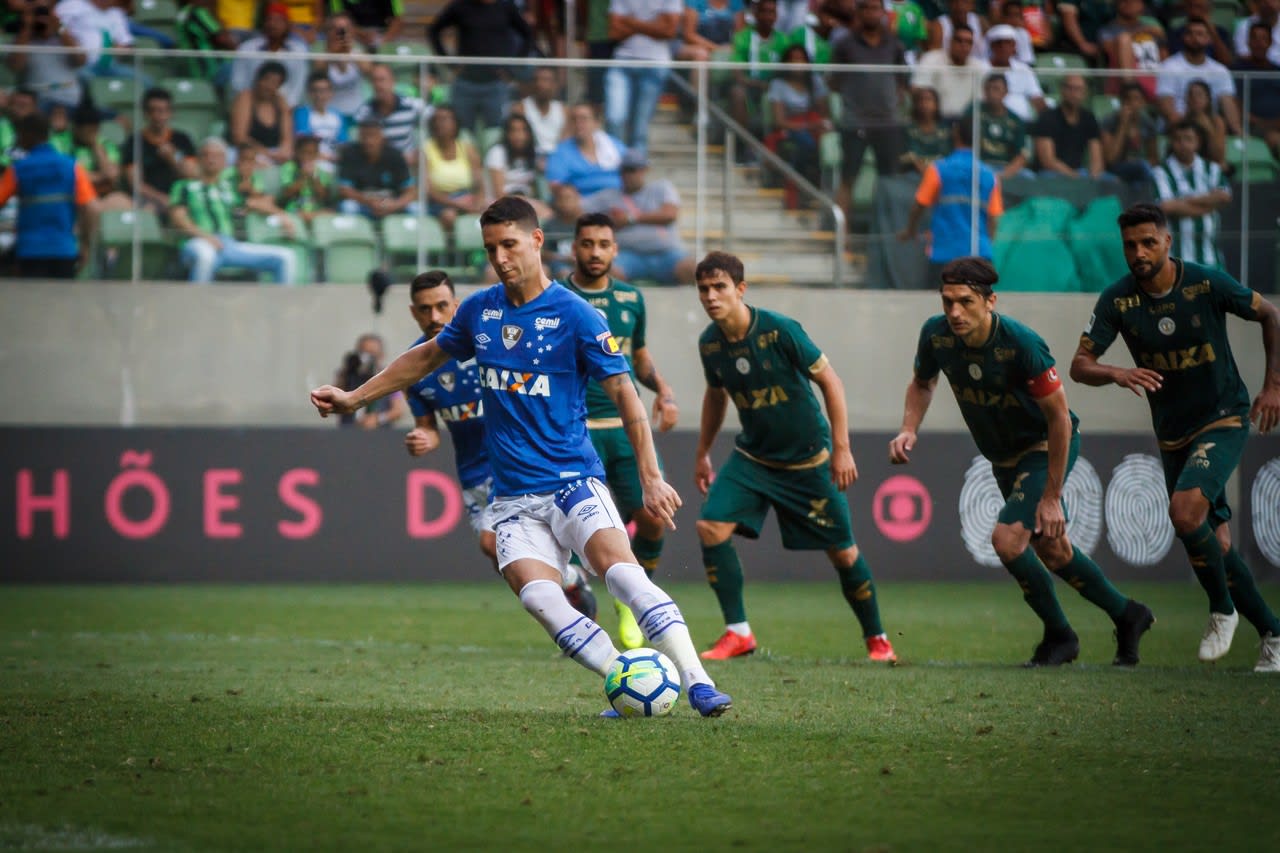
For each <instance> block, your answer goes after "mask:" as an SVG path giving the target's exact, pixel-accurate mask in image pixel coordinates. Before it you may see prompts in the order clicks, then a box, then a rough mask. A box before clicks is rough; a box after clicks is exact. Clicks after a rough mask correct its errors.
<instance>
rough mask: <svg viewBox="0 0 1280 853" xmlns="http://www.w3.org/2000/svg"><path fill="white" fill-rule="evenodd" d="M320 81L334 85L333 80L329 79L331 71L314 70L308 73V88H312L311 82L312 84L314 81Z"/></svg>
mask: <svg viewBox="0 0 1280 853" xmlns="http://www.w3.org/2000/svg"><path fill="white" fill-rule="evenodd" d="M320 82H324V83H328V84H329V85H333V82H332V81H331V80H330V79H329V72H328V71H312V72H311V73H310V74H308V75H307V88H308V89H310V88H311V84H312V83H320Z"/></svg>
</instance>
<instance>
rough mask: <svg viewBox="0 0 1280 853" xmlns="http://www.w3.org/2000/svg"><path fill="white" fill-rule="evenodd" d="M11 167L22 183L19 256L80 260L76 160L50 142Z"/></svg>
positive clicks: (18, 238)
mask: <svg viewBox="0 0 1280 853" xmlns="http://www.w3.org/2000/svg"><path fill="white" fill-rule="evenodd" d="M9 168H11V169H13V170H15V173H16V174H15V176H14V177H16V178H17V182H18V192H17V197H18V234H17V242H16V249H15V252H16V254H17V256H18V257H19V258H74V257H76V255H77V254H78V253H79V243H78V242H77V240H76V161H75V160H74V159H73V158H71V157H68V156H67V155H66V154H59V153H58V152H57V151H56V150H54V147H53V146H52V145H50V144H49V143H47V142H46V143H44V144H41V145H37V146H36V147H35V148H33V149H31V151H30V152H29V153H28V154H27V156H26V157H23V158H22V159H21V160H19V161H17V162H16V163H14V164H13V165H12V166H10V167H9Z"/></svg>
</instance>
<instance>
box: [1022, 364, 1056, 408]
mask: <svg viewBox="0 0 1280 853" xmlns="http://www.w3.org/2000/svg"><path fill="white" fill-rule="evenodd" d="M1061 387H1062V380H1061V379H1060V378H1059V377H1058V368H1056V367H1050V368H1049V369H1048V370H1046V371H1045V372H1044V373H1041V374H1040V375H1039V376H1037V377H1036V378H1035V379H1032V380H1030V381H1028V382H1027V390H1028V391H1030V392H1031V396H1032V397H1035V398H1036V399H1037V400H1039V399H1041V398H1043V397H1048V396H1049V395H1050V394H1052V393H1053V392H1054V391H1057V390H1058V389H1059V388H1061Z"/></svg>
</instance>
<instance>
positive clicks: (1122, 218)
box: [1116, 201, 1169, 231]
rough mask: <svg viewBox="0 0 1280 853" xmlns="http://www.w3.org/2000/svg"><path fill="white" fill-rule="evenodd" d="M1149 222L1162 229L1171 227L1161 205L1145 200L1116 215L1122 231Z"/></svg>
mask: <svg viewBox="0 0 1280 853" xmlns="http://www.w3.org/2000/svg"><path fill="white" fill-rule="evenodd" d="M1148 223H1150V224H1151V225H1154V226H1155V227H1157V228H1159V229H1161V230H1165V229H1167V228H1168V227H1169V220H1168V219H1167V218H1166V217H1165V215H1164V211H1163V210H1161V209H1160V205H1158V204H1152V203H1151V202H1148V201H1144V202H1141V203H1139V204H1135V205H1133V206H1132V207H1129V208H1127V209H1126V210H1125V211H1124V213H1121V214H1120V215H1119V216H1117V217H1116V224H1117V225H1119V226H1120V230H1121V231H1124V230H1125V229H1127V228H1134V227H1136V226H1138V225H1147V224H1148Z"/></svg>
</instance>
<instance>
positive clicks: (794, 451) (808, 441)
mask: <svg viewBox="0 0 1280 853" xmlns="http://www.w3.org/2000/svg"><path fill="white" fill-rule="evenodd" d="M696 279H697V282H698V299H699V300H700V301H701V302H702V308H703V310H705V311H706V312H707V316H708V317H710V318H711V320H712V322H711V325H709V326H708V327H707V329H706V331H705V332H703V333H702V336H701V337H700V338H699V339H698V351H699V354H700V355H701V357H702V369H703V373H704V374H705V375H706V380H707V390H706V393H705V394H704V395H703V398H702V429H701V432H700V434H699V436H698V451H697V463H696V465H695V467H694V481H695V482H696V483H697V486H698V489H699V490H700V491H701V492H702V493H703V494H704V495H706V498H707V499H706V502H705V503H703V505H702V513H701V515H700V517H699V519H698V538H699V540H701V542H702V560H703V565H705V566H706V570H707V580H708V581H709V582H710V584H711V588H712V589H713V590H714V591H715V594H716V598H717V599H718V600H719V602H720V610H721V612H722V613H723V614H724V621H725V632H724V634H723V635H722V636H721V637H720V639H719V640H718V641H716V644H715V645H714V646H713V647H712V648H711V649H709V650H708V651H705V652H703V653H702V657H703V658H706V659H708V660H723V659H725V658H731V657H737V656H739V655H746V654H751V652H753V651H755V648H756V639H755V636H754V635H753V634H752V632H751V626H750V624H749V623H748V622H747V613H746V607H745V605H744V603H743V598H742V586H743V580H742V564H741V563H740V562H739V561H738V554H737V551H736V550H735V549H734V547H733V541H732V538H733V534H734V533H740V534H742V535H743V536H746V537H747V538H750V539H755V538H757V537H758V536H759V535H760V528H761V526H762V525H763V523H764V518H765V515H766V514H767V513H768V512H769V508H770V507H772V508H773V509H774V511H775V512H777V514H778V526H779V528H780V529H781V531H782V545H783V547H784V548H786V549H788V550H792V551H807V550H822V551H825V552H826V554H827V556H828V557H829V558H830V560H831V564H832V565H833V566H834V567H835V570H836V574H837V575H838V576H839V578H840V588H841V590H842V591H843V592H844V597H845V600H846V601H848V602H849V606H850V607H852V608H853V612H854V614H855V615H856V616H857V617H858V621H859V622H860V623H861V625H862V635H863V639H864V641H865V642H866V646H867V653H868V655H869V657H870V658H871V659H872V660H878V661H887V662H890V663H892V662H894V661H896V660H897V656H896V655H895V654H894V651H893V646H892V645H891V644H890V643H889V638H888V637H887V636H885V633H884V629H883V628H882V627H881V626H880V606H879V603H878V602H877V600H876V588H875V583H874V582H873V581H872V579H871V569H870V567H869V566H868V565H867V561H866V559H865V558H864V557H863V556H862V555H861V554H859V553H858V546H857V545H856V544H855V543H854V541H853V528H852V525H851V524H850V521H849V503H848V501H846V500H845V496H844V490H845V489H847V488H848V487H849V486H850V485H852V484H853V482H854V481H855V480H856V479H857V478H858V469H857V466H856V465H855V464H854V461H853V453H852V452H850V449H849V428H848V414H847V412H846V410H845V397H844V385H843V384H842V383H841V382H840V377H839V376H837V375H836V372H835V370H834V369H833V368H832V367H831V365H830V363H828V361H827V357H826V356H825V355H823V354H822V351H821V350H819V349H818V347H817V346H815V345H814V343H813V341H812V340H810V339H809V336H808V335H807V334H806V333H805V331H804V329H803V328H801V326H800V324H799V323H797V322H796V321H795V320H792V319H791V318H790V317H785V316H783V315H781V314H778V313H775V312H773V311H766V310H764V309H762V308H755V307H752V306H750V305H748V304H747V303H746V302H744V301H743V296H744V295H745V294H746V291H747V282H746V280H745V274H744V272H743V268H742V261H740V260H739V259H738V258H736V257H734V256H733V255H730V254H727V253H725V252H711V253H710V254H708V255H707V256H706V257H705V258H704V259H703V260H702V261H701V263H699V264H698V267H697V270H696ZM810 382H812V383H814V384H816V385H817V386H818V388H819V389H821V391H822V398H823V400H824V401H825V402H826V405H827V411H828V412H829V413H830V416H831V423H830V426H828V424H827V419H826V418H824V417H823V416H822V409H821V408H820V407H819V406H818V400H817V398H816V397H815V396H814V394H813V389H812V388H811V387H810V384H809V383H810ZM731 401H732V402H733V404H734V407H735V408H737V410H738V418H739V420H740V421H741V423H742V432H740V433H738V436H737V439H736V440H735V447H734V452H733V453H730V454H729V458H728V459H726V460H725V463H724V465H722V466H721V468H720V470H719V472H716V471H714V470H713V469H712V466H711V456H710V452H711V445H712V442H714V441H715V438H716V434H717V433H718V432H719V431H720V426H721V424H723V423H724V416H725V412H726V411H727V410H728V407H729V403H730V402H731Z"/></svg>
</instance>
